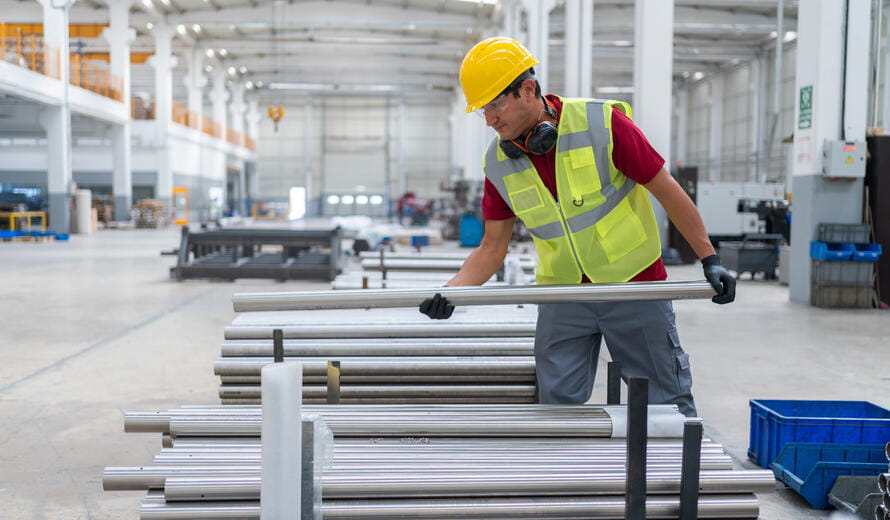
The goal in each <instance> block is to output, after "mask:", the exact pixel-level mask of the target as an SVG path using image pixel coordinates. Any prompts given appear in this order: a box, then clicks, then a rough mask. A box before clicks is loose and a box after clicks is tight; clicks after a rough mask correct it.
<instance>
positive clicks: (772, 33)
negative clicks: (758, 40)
mask: <svg viewBox="0 0 890 520" xmlns="http://www.w3.org/2000/svg"><path fill="white" fill-rule="evenodd" d="M778 34H779V33H777V32H776V31H770V33H769V37H770V38H775V37H776V36H777V35H778Z"/></svg>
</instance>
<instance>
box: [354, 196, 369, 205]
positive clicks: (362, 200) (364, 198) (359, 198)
mask: <svg viewBox="0 0 890 520" xmlns="http://www.w3.org/2000/svg"><path fill="white" fill-rule="evenodd" d="M355 203H356V204H361V205H362V206H364V205H365V204H367V203H368V196H367V195H358V196H357V197H356V198H355Z"/></svg>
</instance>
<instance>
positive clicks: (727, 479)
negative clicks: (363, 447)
mask: <svg viewBox="0 0 890 520" xmlns="http://www.w3.org/2000/svg"><path fill="white" fill-rule="evenodd" d="M646 484H647V485H646V487H647V489H648V490H649V494H652V495H667V494H678V493H679V492H680V471H679V469H677V470H674V471H655V472H652V473H651V474H647V477H646ZM624 486H625V475H624V473H623V472H620V471H616V472H596V473H594V472H589V473H585V472H563V471H538V472H536V473H522V474H517V473H516V472H513V471H500V472H490V473H476V472H467V471H463V472H461V471H453V472H450V473H430V472H424V471H417V472H415V473H387V474H371V473H354V472H336V473H333V474H326V475H324V476H323V479H322V489H323V496H324V498H327V499H331V498H333V499H345V498H348V499H355V498H375V499H387V498H420V497H442V498H444V497H495V496H499V497H504V496H546V495H551V496H553V495H556V496H565V495H573V496H586V495H617V494H620V493H621V492H622V491H623V490H624ZM699 486H700V487H699V492H700V493H704V494H722V493H756V492H764V491H771V490H773V489H775V486H776V480H775V476H774V475H773V473H772V471H769V470H740V471H733V470H727V471H703V472H701V474H700V483H699ZM164 496H165V498H166V500H167V501H168V502H171V501H179V502H188V501H213V500H259V497H260V477H259V476H253V477H222V478H192V477H170V478H168V479H167V480H166V483H165V484H164Z"/></svg>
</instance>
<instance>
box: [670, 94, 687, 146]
mask: <svg viewBox="0 0 890 520" xmlns="http://www.w3.org/2000/svg"><path fill="white" fill-rule="evenodd" d="M689 90H690V89H689V88H681V89H679V90H677V92H676V95H677V106H676V107H675V109H674V117H676V118H677V136H676V138H675V139H674V143H675V144H676V149H675V150H674V152H673V161H674V162H677V161H680V162H683V163H686V159H687V157H688V156H689Z"/></svg>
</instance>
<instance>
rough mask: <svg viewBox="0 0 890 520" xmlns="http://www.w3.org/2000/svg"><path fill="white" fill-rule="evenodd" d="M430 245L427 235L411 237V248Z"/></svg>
mask: <svg viewBox="0 0 890 520" xmlns="http://www.w3.org/2000/svg"><path fill="white" fill-rule="evenodd" d="M428 245H430V237H429V236H427V235H411V247H417V246H421V247H424V246H428Z"/></svg>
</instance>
